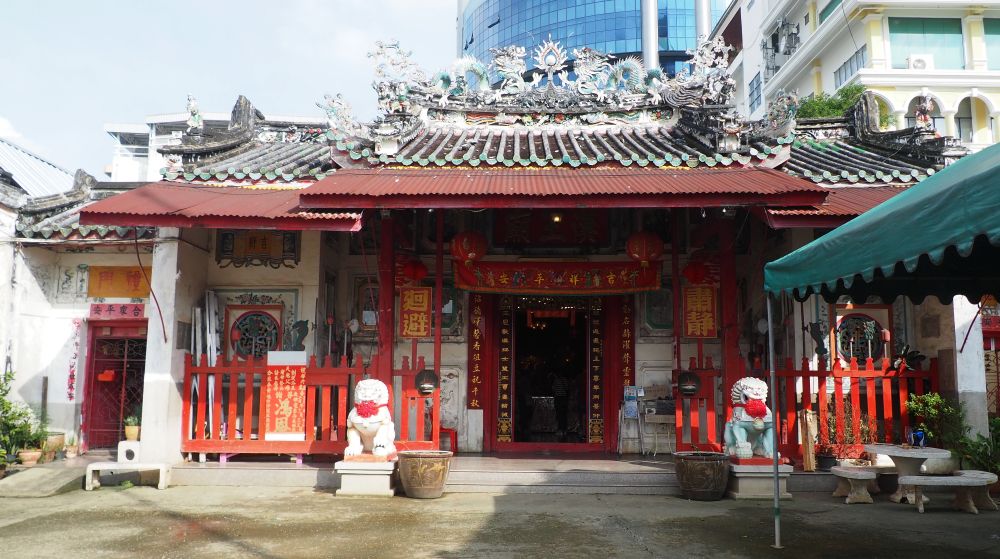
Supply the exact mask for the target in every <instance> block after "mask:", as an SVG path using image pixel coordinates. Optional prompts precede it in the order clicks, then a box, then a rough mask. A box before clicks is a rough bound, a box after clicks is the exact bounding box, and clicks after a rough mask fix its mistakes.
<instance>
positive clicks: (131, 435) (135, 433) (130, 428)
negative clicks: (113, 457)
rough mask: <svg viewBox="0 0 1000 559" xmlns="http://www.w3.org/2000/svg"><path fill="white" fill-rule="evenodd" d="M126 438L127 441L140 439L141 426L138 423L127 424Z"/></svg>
mask: <svg viewBox="0 0 1000 559" xmlns="http://www.w3.org/2000/svg"><path fill="white" fill-rule="evenodd" d="M125 440H126V441H137V440H139V426H138V425H126V426H125Z"/></svg>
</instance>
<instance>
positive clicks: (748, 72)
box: [712, 0, 1000, 149]
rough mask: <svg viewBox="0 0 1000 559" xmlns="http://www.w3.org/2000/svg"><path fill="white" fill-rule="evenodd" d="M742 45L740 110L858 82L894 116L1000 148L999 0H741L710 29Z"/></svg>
mask: <svg viewBox="0 0 1000 559" xmlns="http://www.w3.org/2000/svg"><path fill="white" fill-rule="evenodd" d="M717 35H721V36H722V37H724V38H725V40H726V41H727V42H728V43H729V44H731V45H734V46H735V47H736V51H735V57H734V58H733V61H732V64H731V66H730V69H731V72H732V74H733V77H734V78H735V79H736V82H737V90H736V94H735V97H734V101H735V102H736V105H737V110H739V111H740V112H741V113H743V114H746V115H749V116H750V117H751V118H761V117H762V116H763V115H764V112H765V110H766V108H767V103H768V101H770V100H771V99H773V98H774V97H775V96H776V95H777V93H778V92H779V91H781V90H784V91H797V92H798V95H799V98H800V99H801V98H805V97H807V96H809V95H813V94H816V93H820V92H822V93H827V94H833V93H835V92H836V91H837V90H838V89H840V88H841V87H843V86H844V85H848V84H854V83H860V84H863V85H864V86H865V87H866V88H867V89H869V90H871V91H873V92H874V93H875V94H876V96H877V98H878V101H879V105H880V108H881V109H882V110H883V111H886V112H887V113H888V114H889V115H891V116H890V118H889V127H891V128H899V129H901V128H905V127H907V126H911V125H912V124H913V122H914V120H913V119H914V116H915V112H914V109H915V108H916V105H917V103H918V102H919V100H920V98H922V97H929V98H931V100H933V102H934V109H933V111H932V112H931V116H932V117H933V119H934V126H935V128H936V129H937V130H938V131H940V132H941V133H942V134H944V135H949V136H955V137H957V138H959V139H960V140H961V141H962V142H963V143H964V144H966V145H968V146H969V147H971V148H973V149H975V148H976V147H978V146H983V145H986V144H991V143H994V142H997V141H1000V130H997V129H996V124H995V121H996V119H997V117H1000V1H989V0H987V1H983V2H975V3H973V2H969V1H967V0H938V1H934V2H928V1H921V0H881V1H871V0H734V1H733V3H732V4H730V6H729V8H728V9H727V11H726V13H725V14H724V15H723V17H722V19H721V20H720V21H719V23H718V25H716V27H715V29H714V30H713V34H712V36H713V37H714V36H717Z"/></svg>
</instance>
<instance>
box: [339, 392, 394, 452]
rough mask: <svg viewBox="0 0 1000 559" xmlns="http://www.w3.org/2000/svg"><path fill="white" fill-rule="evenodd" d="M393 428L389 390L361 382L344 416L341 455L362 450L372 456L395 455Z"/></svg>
mask: <svg viewBox="0 0 1000 559" xmlns="http://www.w3.org/2000/svg"><path fill="white" fill-rule="evenodd" d="M395 438H396V426H395V425H393V423H392V414H391V413H390V412H389V389H388V388H386V386H385V383H384V382H382V381H380V380H375V379H365V380H362V381H361V382H359V383H358V385H357V386H356V387H355V388H354V408H353V409H352V410H351V413H349V414H347V448H346V449H345V450H344V456H345V457H346V456H358V455H360V454H361V453H363V452H365V451H369V452H371V453H372V454H373V455H375V456H389V455H392V454H395V453H396V445H395V444H393V440H395Z"/></svg>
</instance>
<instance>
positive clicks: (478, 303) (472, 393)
mask: <svg viewBox="0 0 1000 559" xmlns="http://www.w3.org/2000/svg"><path fill="white" fill-rule="evenodd" d="M469 301H470V303H471V307H472V309H471V311H470V312H471V313H472V316H471V317H470V320H469V386H468V399H467V405H466V407H467V408H468V409H470V410H481V409H483V404H482V397H483V394H482V392H483V365H484V364H485V363H486V359H487V358H488V357H487V356H488V355H489V354H488V353H487V352H486V314H485V312H484V309H485V304H486V301H485V297H483V296H482V295H480V294H479V293H473V294H472V295H470V296H469Z"/></svg>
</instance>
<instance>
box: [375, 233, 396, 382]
mask: <svg viewBox="0 0 1000 559" xmlns="http://www.w3.org/2000/svg"><path fill="white" fill-rule="evenodd" d="M381 225H382V235H381V238H380V239H379V245H378V287H379V289H378V367H377V368H376V370H375V378H377V379H379V380H381V381H382V382H384V383H386V384H387V385H389V386H392V369H393V362H394V361H393V354H392V350H393V346H394V345H395V325H396V316H395V307H396V254H395V250H394V246H393V243H394V239H393V232H394V227H393V220H392V217H391V216H389V214H385V215H384V216H383V217H382V224H381Z"/></svg>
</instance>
